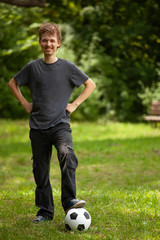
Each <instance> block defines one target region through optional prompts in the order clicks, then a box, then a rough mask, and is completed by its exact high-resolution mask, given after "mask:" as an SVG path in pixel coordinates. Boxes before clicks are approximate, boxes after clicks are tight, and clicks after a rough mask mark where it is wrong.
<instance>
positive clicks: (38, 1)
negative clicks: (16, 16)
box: [0, 0, 46, 7]
mask: <svg viewBox="0 0 160 240" xmlns="http://www.w3.org/2000/svg"><path fill="white" fill-rule="evenodd" d="M0 2H2V3H8V4H11V5H16V6H19V7H44V6H45V3H46V1H45V0H0Z"/></svg>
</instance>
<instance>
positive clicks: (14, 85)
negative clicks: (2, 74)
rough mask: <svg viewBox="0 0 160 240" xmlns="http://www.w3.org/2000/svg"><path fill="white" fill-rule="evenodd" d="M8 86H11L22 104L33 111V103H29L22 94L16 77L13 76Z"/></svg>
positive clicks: (27, 109)
mask: <svg viewBox="0 0 160 240" xmlns="http://www.w3.org/2000/svg"><path fill="white" fill-rule="evenodd" d="M8 87H9V88H10V90H11V92H12V94H13V95H14V96H15V98H16V99H17V100H18V101H19V102H20V104H21V105H22V106H23V107H24V109H25V110H26V111H27V112H28V113H31V112H32V103H29V102H28V101H27V100H26V99H25V98H24V97H23V95H22V93H21V91H20V89H19V87H18V83H17V82H16V80H15V79H14V78H12V79H11V80H10V81H9V83H8Z"/></svg>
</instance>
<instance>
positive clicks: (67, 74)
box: [8, 23, 95, 223]
mask: <svg viewBox="0 0 160 240" xmlns="http://www.w3.org/2000/svg"><path fill="white" fill-rule="evenodd" d="M39 44H40V46H41V49H42V51H43V54H44V57H43V59H37V60H35V61H32V62H30V63H28V64H27V65H26V66H25V67H24V68H23V69H22V70H21V71H20V72H19V73H17V74H16V75H15V76H14V77H13V78H12V79H11V80H10V82H9V83H8V85H9V88H10V90H11V92H12V93H13V95H14V96H15V97H16V98H17V100H18V101H19V102H20V103H21V104H22V106H23V107H24V109H25V110H26V111H27V112H28V113H29V114H30V123H29V124H30V139H31V146H32V154H33V174H34V179H35V182H36V191H35V202H36V206H38V207H39V208H40V210H39V211H38V212H37V217H36V218H35V220H34V221H33V222H36V223H37V222H43V221H46V220H52V219H53V217H54V201H53V196H52V188H51V185H50V179H49V172H50V159H51V155H52V145H54V146H55V148H56V150H57V156H58V160H59V164H60V169H61V201H62V206H63V208H64V211H65V212H67V211H68V210H69V209H71V208H80V207H84V206H85V201H84V200H78V199H76V181H75V171H76V168H77V166H78V160H77V158H76V155H75V153H74V150H73V144H72V136H71V128H70V115H71V114H72V113H73V112H74V111H75V110H76V109H77V107H78V106H79V105H80V104H81V103H82V102H83V101H84V100H85V99H87V98H88V96H89V95H90V94H91V93H92V91H93V90H94V88H95V84H94V82H93V81H92V80H91V79H90V78H89V77H88V76H87V75H86V74H84V73H83V72H82V71H81V70H80V69H79V68H77V66H76V65H74V64H73V63H72V62H69V61H66V60H63V59H60V58H57V57H56V51H57V49H58V48H59V47H60V45H61V31H60V29H59V27H58V26H57V25H56V24H55V23H44V24H42V25H41V26H40V29H39ZM82 84H84V86H85V87H84V90H83V91H82V93H81V94H80V95H79V97H78V98H77V99H75V100H74V101H73V102H72V103H70V104H69V103H68V102H69V98H70V96H71V93H72V91H73V89H74V87H75V86H77V87H79V86H80V85H82ZM19 86H27V87H28V88H29V89H30V91H31V95H32V103H29V102H28V101H27V100H26V99H25V97H24V96H23V95H22V94H21V91H20V89H19Z"/></svg>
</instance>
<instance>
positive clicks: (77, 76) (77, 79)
mask: <svg viewBox="0 0 160 240" xmlns="http://www.w3.org/2000/svg"><path fill="white" fill-rule="evenodd" d="M88 79H89V77H88V76H87V75H86V74H85V73H83V72H82V71H81V70H80V69H79V68H78V67H77V66H76V65H75V64H73V65H72V74H71V79H70V80H71V82H72V84H73V85H75V86H76V87H80V86H81V85H82V84H83V83H84V82H86V81H87V80H88Z"/></svg>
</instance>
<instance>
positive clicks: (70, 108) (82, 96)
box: [66, 78, 96, 114]
mask: <svg viewBox="0 0 160 240" xmlns="http://www.w3.org/2000/svg"><path fill="white" fill-rule="evenodd" d="M84 86H85V88H84V90H83V92H82V93H81V94H80V95H79V97H78V98H76V99H75V100H74V102H73V103H70V104H68V105H67V108H66V110H67V111H68V112H69V114H71V113H72V112H74V111H75V110H76V108H77V107H78V106H79V105H80V104H81V103H82V102H84V101H85V100H86V99H87V98H88V97H89V95H90V94H91V93H92V92H93V90H94V89H95V87H96V84H95V83H94V82H93V81H92V80H91V79H90V78H89V79H88V80H87V81H86V82H84Z"/></svg>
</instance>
